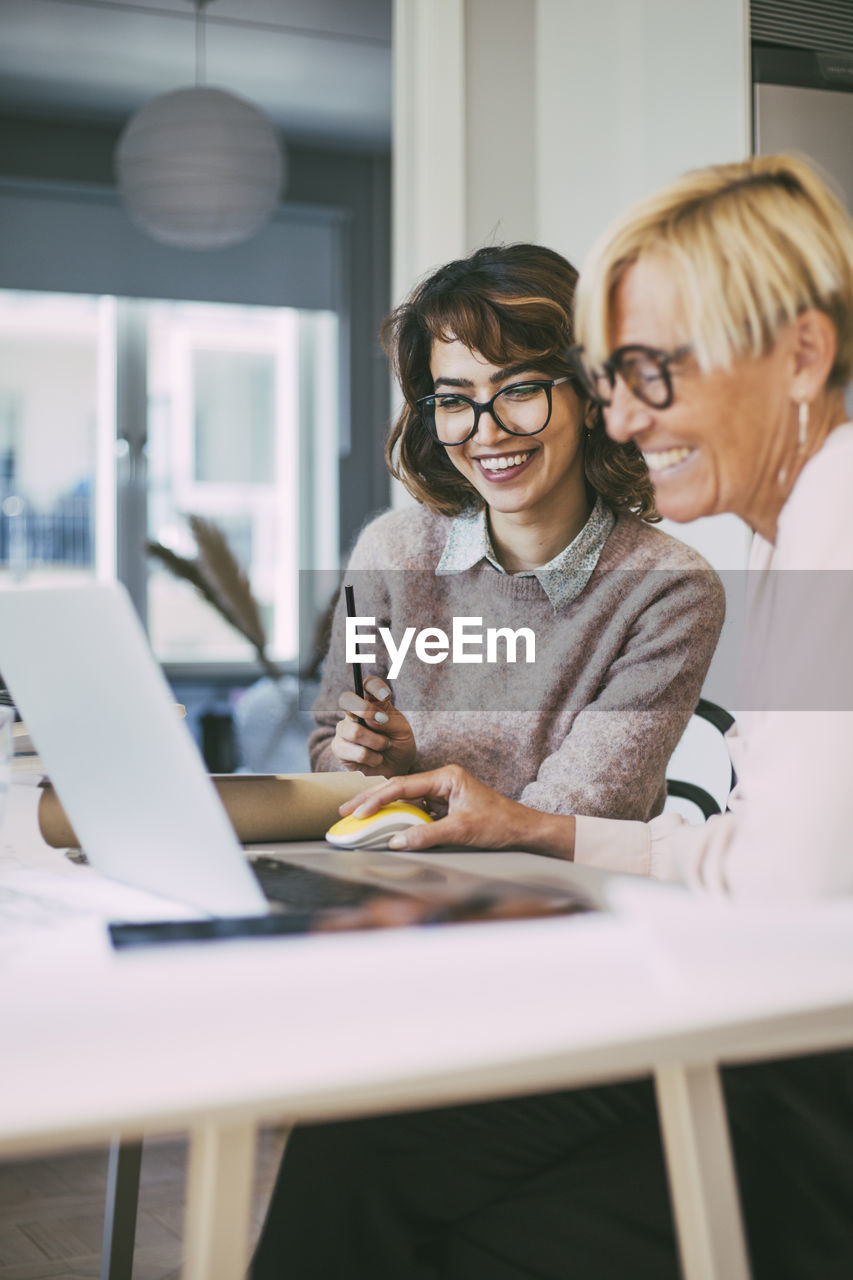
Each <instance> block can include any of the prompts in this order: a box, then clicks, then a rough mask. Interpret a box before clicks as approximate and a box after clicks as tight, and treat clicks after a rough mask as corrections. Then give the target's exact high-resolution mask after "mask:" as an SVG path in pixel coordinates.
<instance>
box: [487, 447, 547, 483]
mask: <svg viewBox="0 0 853 1280" xmlns="http://www.w3.org/2000/svg"><path fill="white" fill-rule="evenodd" d="M535 452H536V450H535V449H528V450H526V452H524V453H501V454H497V455H492V457H489V458H475V459H474V461H475V462H477V463H478V464H479V465H480V466H481V467H482V469H483V470H484V471H485V472H487V473H488V474H489V475H490V476H503V475H505V474H506V473H507V472H517V471H520V470H521V468H522V467H523V466H524V464H525V463H526V462H528V461H529V460H530V459H531V458H532V457H533V455H534V453H535Z"/></svg>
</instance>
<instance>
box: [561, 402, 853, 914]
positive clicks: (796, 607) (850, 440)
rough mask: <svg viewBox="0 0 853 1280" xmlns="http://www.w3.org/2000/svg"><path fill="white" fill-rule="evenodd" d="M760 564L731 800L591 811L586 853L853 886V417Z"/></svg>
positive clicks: (818, 893) (631, 867)
mask: <svg viewBox="0 0 853 1280" xmlns="http://www.w3.org/2000/svg"><path fill="white" fill-rule="evenodd" d="M749 568H750V571H751V572H750V580H749V599H748V611H747V626H746V645H745V652H744V654H743V655H742V664H741V683H740V687H741V689H742V690H743V691H744V693H745V695H746V696H745V697H744V699H743V702H742V705H744V706H750V707H751V708H752V709H750V710H748V711H744V712H740V713H739V714H738V724H737V725H735V726H734V727H733V728H732V729H731V730H730V731H729V734H728V735H727V740H728V746H729V750H730V753H731V757H732V763H733V764H734V767H735V772H736V774H737V778H738V782H737V786H736V787H735V789H734V791H733V792H732V794H731V796H730V798H729V810H730V811H729V812H728V813H725V814H721V815H720V816H718V817H714V818H711V819H709V821H708V822H706V823H705V825H704V826H692V825H690V824H689V823H687V822H685V821H684V819H682V818H680V817H679V816H677V815H676V814H662V815H661V816H660V817H658V818H654V819H653V820H652V821H651V822H649V823H643V822H620V821H613V820H610V819H606V818H587V817H578V818H577V832H576V837H575V855H574V856H575V861H576V862H578V863H584V864H586V865H588V866H597V867H603V868H606V869H608V870H611V871H628V872H634V873H637V874H639V875H647V876H653V877H655V878H657V879H660V880H674V881H679V882H681V883H684V884H688V885H690V886H691V887H695V888H698V889H704V890H710V891H712V892H721V893H730V894H733V895H735V896H738V897H761V898H765V899H768V898H780V899H782V898H787V899H802V898H816V897H822V896H826V895H830V894H846V893H853V423H845V424H844V426H841V427H837V428H836V429H835V430H834V431H833V432H831V434H830V435H829V437H828V439H827V441H826V443H825V444H824V446H823V448H822V449H821V450H820V452H819V453H818V454H816V456H815V457H814V458H812V459H811V460H810V461H809V462H808V463H807V464H806V466H805V467H804V468H803V470H802V472H801V473H800V475H799V477H798V478H797V482H796V484H795V486H794V489H793V491H792V493H791V495H790V497H789V499H788V501H787V502H786V503H785V506H784V507H783V509H782V512H781V514H780V516H779V522H778V528H777V538H776V543H775V545H771V544H770V543H768V542H766V541H765V540H764V539H763V538H761V537H758V536H756V537H755V538H754V540H753V545H752V552H751V555H750V564H749ZM738 701H739V702H740V701H741V699H738Z"/></svg>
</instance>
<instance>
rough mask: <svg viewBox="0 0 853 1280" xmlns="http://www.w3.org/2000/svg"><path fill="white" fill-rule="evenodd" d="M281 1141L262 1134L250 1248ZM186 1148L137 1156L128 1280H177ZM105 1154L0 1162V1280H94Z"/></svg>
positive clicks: (152, 1149)
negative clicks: (136, 1196)
mask: <svg viewBox="0 0 853 1280" xmlns="http://www.w3.org/2000/svg"><path fill="white" fill-rule="evenodd" d="M283 1148H284V1134H283V1133H281V1132H279V1131H277V1130H272V1129H270V1130H264V1131H263V1132H262V1133H261V1134H260V1136H259V1140H258V1162H257V1176H256V1184H255V1198H254V1205H253V1214H252V1229H253V1243H254V1239H255V1238H256V1237H257V1234H258V1232H259V1231H260V1227H261V1222H262V1220H263V1215H264V1212H265V1210H266V1204H267V1199H268V1197H269V1193H270V1191H271V1189H272V1183H273V1180H274V1178H275V1174H276V1170H277V1168H278V1163H279V1160H280V1157H281V1152H282V1150H283ZM186 1163H187V1144H186V1142H185V1141H173V1142H172V1141H170V1142H166V1141H162V1140H157V1141H148V1142H146V1143H145V1145H144V1147H143V1152H142V1175H141V1186H140V1194H139V1212H138V1216H137V1222H136V1250H135V1254H134V1266H133V1280H178V1277H179V1276H180V1266H181V1234H182V1231H183V1208H184V1179H185V1174H186ZM106 1180H107V1150H106V1148H104V1149H103V1150H99V1151H92V1152H87V1153H85V1154H82V1155H71V1156H55V1157H52V1158H50V1159H41V1160H27V1161H21V1162H17V1163H15V1164H8V1163H7V1164H3V1163H0V1280H48V1278H50V1280H60V1278H61V1280H84V1278H85V1280H97V1277H98V1276H99V1275H100V1266H101V1237H102V1233H103V1227H104V1196H105V1192H106Z"/></svg>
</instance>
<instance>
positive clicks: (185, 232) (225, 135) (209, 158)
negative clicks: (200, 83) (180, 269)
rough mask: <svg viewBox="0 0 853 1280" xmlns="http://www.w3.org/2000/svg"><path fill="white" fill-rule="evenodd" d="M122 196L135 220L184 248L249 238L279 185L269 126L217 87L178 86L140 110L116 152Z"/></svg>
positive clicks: (277, 148)
mask: <svg viewBox="0 0 853 1280" xmlns="http://www.w3.org/2000/svg"><path fill="white" fill-rule="evenodd" d="M115 163H116V177H117V181H118V188H119V192H120V194H121V198H122V200H123V201H124V204H125V207H126V208H127V211H128V214H129V215H130V217H131V218H132V219H133V221H134V222H135V223H136V225H137V226H138V227H139V228H140V229H141V230H143V231H145V232H146V233H147V234H148V235H150V236H152V237H153V239H155V240H159V241H161V243H163V244H169V245H174V246H175V247H177V248H181V249H219V248H223V247H224V246H226V245H230V244H237V243H238V242H239V241H241V240H247V239H248V238H249V236H251V235H253V234H254V233H255V232H256V231H257V230H258V228H259V227H261V226H262V225H263V224H264V222H266V220H267V219H268V218H269V216H270V214H271V213H272V211H273V209H274V208H275V206H276V204H277V203H278V200H279V196H280V193H281V189H282V185H283V182H284V155H283V152H282V148H281V144H280V142H279V139H278V137H277V135H276V132H275V130H274V128H273V126H272V124H271V123H270V122H269V120H267V118H266V117H265V116H263V115H261V113H260V112H259V111H257V110H256V109H255V108H254V107H253V106H252V105H251V104H250V103H248V102H246V101H244V99H243V98H237V97H235V96H234V94H231V93H226V92H224V90H222V89H209V88H196V89H178V90H176V92H174V93H165V94H163V95H162V96H161V97H159V98H154V99H153V100H152V101H151V102H149V103H147V104H146V106H144V107H143V108H142V110H141V111H138V112H137V113H136V115H135V116H133V117H132V119H131V120H130V121H129V122H128V124H127V125H126V126H125V128H124V130H123V132H122V134H121V137H120V138H119V141H118V146H117V148H116V155H115Z"/></svg>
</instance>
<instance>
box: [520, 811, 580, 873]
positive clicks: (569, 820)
mask: <svg viewBox="0 0 853 1280" xmlns="http://www.w3.org/2000/svg"><path fill="white" fill-rule="evenodd" d="M527 813H528V814H529V816H530V819H532V820H531V821H528V822H526V824H525V836H524V847H525V848H526V849H529V850H530V852H531V853H539V854H542V855H543V856H544V857H546V858H563V859H564V860H565V861H566V862H573V861H574V856H575V818H574V814H563V813H540V812H539V811H538V810H535V809H534V810H531V809H528V810H527Z"/></svg>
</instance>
